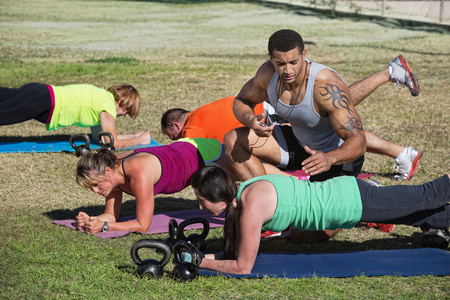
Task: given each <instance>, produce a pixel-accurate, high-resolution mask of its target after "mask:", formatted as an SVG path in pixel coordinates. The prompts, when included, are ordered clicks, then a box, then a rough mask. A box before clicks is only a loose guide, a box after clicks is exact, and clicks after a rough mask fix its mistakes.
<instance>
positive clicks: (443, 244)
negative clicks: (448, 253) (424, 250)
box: [422, 228, 450, 250]
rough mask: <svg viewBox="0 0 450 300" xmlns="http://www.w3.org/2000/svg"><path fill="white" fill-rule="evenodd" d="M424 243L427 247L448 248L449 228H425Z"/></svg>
mask: <svg viewBox="0 0 450 300" xmlns="http://www.w3.org/2000/svg"><path fill="white" fill-rule="evenodd" d="M422 243H423V245H424V246H425V247H430V248H440V249H444V250H445V249H447V247H448V244H449V243H450V235H449V232H448V229H436V228H429V229H424V230H423V231H422Z"/></svg>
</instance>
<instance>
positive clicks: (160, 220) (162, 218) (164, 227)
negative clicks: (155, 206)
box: [53, 209, 225, 239]
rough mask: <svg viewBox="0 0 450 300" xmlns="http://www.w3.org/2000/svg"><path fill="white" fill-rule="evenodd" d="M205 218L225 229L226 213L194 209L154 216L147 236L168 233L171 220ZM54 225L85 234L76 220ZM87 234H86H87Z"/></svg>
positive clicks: (101, 234) (112, 234)
mask: <svg viewBox="0 0 450 300" xmlns="http://www.w3.org/2000/svg"><path fill="white" fill-rule="evenodd" d="M197 217H201V218H205V219H206V220H208V222H209V227H210V228H215V227H223V224H224V222H225V213H222V214H220V215H219V216H217V217H214V216H213V215H211V214H210V213H209V212H207V211H204V210H200V209H192V210H179V211H167V212H163V213H159V214H155V215H154V216H153V220H152V224H151V225H150V229H149V230H148V231H147V233H146V234H154V233H166V232H168V229H169V220H170V219H175V220H177V222H178V224H180V223H181V222H183V221H184V220H186V219H191V218H197ZM129 220H136V216H127V217H120V218H119V222H124V221H129ZM53 223H55V224H58V225H62V226H66V227H69V228H71V229H75V230H79V231H80V232H85V231H84V229H82V228H76V227H75V220H55V221H53ZM199 228H203V225H202V224H192V225H189V226H187V227H186V229H199ZM131 232H135V231H108V232H99V233H95V234H94V235H95V236H98V237H101V238H103V239H108V238H115V237H121V236H124V235H127V234H129V233H131ZM85 233H86V232H85Z"/></svg>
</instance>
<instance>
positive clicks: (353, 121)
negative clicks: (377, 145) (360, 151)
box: [339, 117, 363, 133]
mask: <svg viewBox="0 0 450 300" xmlns="http://www.w3.org/2000/svg"><path fill="white" fill-rule="evenodd" d="M344 124H345V126H341V127H339V129H344V130H347V131H348V132H350V133H355V131H363V126H362V123H361V119H359V118H355V117H349V118H348V121H347V122H345V123H344Z"/></svg>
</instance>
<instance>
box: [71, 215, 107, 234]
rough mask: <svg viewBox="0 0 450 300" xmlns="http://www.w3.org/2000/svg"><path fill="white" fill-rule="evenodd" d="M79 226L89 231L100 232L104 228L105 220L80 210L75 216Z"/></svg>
mask: <svg viewBox="0 0 450 300" xmlns="http://www.w3.org/2000/svg"><path fill="white" fill-rule="evenodd" d="M75 221H76V224H77V228H79V227H81V228H83V229H84V230H86V231H87V232H89V233H98V232H100V231H101V230H102V226H103V221H101V220H99V219H98V218H97V217H90V216H89V215H88V214H87V213H85V212H82V211H80V212H79V213H78V215H77V216H76V217H75Z"/></svg>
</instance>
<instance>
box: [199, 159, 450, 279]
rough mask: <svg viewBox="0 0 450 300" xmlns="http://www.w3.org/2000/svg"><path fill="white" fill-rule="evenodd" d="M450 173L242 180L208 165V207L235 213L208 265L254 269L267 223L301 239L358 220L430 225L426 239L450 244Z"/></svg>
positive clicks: (202, 200)
mask: <svg viewBox="0 0 450 300" xmlns="http://www.w3.org/2000/svg"><path fill="white" fill-rule="evenodd" d="M449 176H450V175H444V176H442V177H440V178H438V179H436V180H434V181H431V182H429V183H425V184H423V185H416V186H411V185H408V186H406V185H405V186H401V185H397V186H388V187H376V186H373V185H371V184H369V183H367V182H365V181H363V180H360V179H356V178H354V177H349V176H342V177H336V178H332V179H329V180H327V181H324V182H309V181H301V180H298V179H295V178H292V177H286V176H280V175H265V176H260V177H255V178H253V179H250V180H248V181H245V182H243V183H242V184H240V185H239V186H237V185H236V183H235V181H234V180H233V179H232V178H231V177H230V176H229V175H228V174H227V173H226V172H224V171H223V170H222V169H220V168H217V167H205V168H202V169H200V170H198V171H197V172H195V173H194V174H193V176H192V187H193V188H194V192H195V194H196V196H197V198H198V200H199V206H200V208H201V209H204V210H207V211H209V212H211V213H212V214H213V215H218V214H220V213H222V212H223V211H227V216H226V220H225V229H224V238H225V243H224V252H223V253H219V254H207V255H206V256H205V257H204V258H203V259H202V261H201V264H200V267H201V268H207V269H212V270H216V271H220V272H224V273H234V274H248V273H251V271H252V268H253V265H254V263H255V259H256V256H257V254H258V250H259V243H260V234H261V230H270V231H282V230H284V229H286V228H288V227H289V231H290V232H291V237H292V238H293V239H294V237H295V231H297V230H303V231H310V230H311V231H316V230H325V229H331V230H333V229H336V228H352V227H354V226H355V225H356V224H357V223H358V222H379V223H389V224H405V225H411V226H416V227H421V228H422V230H424V233H423V234H422V240H423V242H424V244H425V246H437V247H441V248H447V246H448V243H449V234H448V227H449V225H450V204H449V202H450V177H449ZM294 241H295V239H294ZM200 256H202V255H201V254H200Z"/></svg>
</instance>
